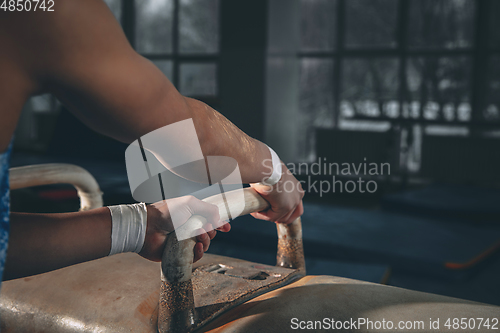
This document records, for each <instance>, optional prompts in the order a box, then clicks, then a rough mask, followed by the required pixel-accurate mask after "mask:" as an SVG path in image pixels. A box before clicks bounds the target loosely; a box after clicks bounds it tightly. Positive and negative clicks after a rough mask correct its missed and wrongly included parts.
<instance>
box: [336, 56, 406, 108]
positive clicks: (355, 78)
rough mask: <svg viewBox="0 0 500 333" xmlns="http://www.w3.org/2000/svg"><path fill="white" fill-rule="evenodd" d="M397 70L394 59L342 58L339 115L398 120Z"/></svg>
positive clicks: (396, 62) (396, 63)
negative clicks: (396, 118)
mask: <svg viewBox="0 0 500 333" xmlns="http://www.w3.org/2000/svg"><path fill="white" fill-rule="evenodd" d="M398 68H399V60H398V59H395V58H375V59H359V58H358V59H356V58H355V59H345V60H344V63H343V65H342V90H341V96H342V103H341V105H342V108H341V109H342V116H344V117H350V116H353V115H356V114H358V115H364V116H371V117H378V116H380V115H382V114H383V115H385V116H388V117H397V116H398V114H399V103H398Z"/></svg>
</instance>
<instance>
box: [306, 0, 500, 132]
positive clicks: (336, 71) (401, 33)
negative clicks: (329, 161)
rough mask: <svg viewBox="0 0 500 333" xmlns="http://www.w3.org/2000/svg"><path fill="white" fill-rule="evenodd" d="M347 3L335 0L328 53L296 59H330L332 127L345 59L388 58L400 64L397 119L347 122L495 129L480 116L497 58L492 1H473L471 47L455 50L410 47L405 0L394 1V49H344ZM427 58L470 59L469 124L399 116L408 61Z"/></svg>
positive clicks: (358, 117) (405, 93)
mask: <svg viewBox="0 0 500 333" xmlns="http://www.w3.org/2000/svg"><path fill="white" fill-rule="evenodd" d="M346 1H347V0H337V11H336V36H335V37H336V42H335V47H334V49H333V50H331V51H299V52H298V53H297V56H298V58H299V60H302V59H303V58H329V59H333V66H334V67H333V77H332V80H333V92H332V93H333V98H334V107H333V112H334V119H335V125H334V127H338V125H339V122H340V120H341V115H340V106H341V102H342V101H341V91H342V83H343V78H342V70H341V69H342V64H343V62H344V60H346V59H349V58H358V59H370V58H380V57H391V58H395V59H397V60H398V61H399V66H398V67H399V68H398V81H399V85H398V92H397V96H398V100H397V101H398V103H399V109H400V112H399V116H398V117H396V118H391V117H387V116H385V115H382V114H381V115H380V116H378V117H369V116H362V115H355V116H354V117H353V118H348V119H350V120H371V121H383V122H390V123H391V125H398V124H406V125H412V124H439V125H455V126H456V125H459V126H462V127H463V126H466V127H468V128H469V129H475V128H481V129H482V128H485V127H486V128H488V129H491V127H498V126H499V125H500V121H489V120H486V119H485V118H484V117H483V116H482V113H483V111H484V109H485V108H486V106H487V105H486V88H487V85H488V82H487V77H488V76H487V73H488V62H489V59H490V57H492V56H495V55H500V46H498V47H494V46H491V45H490V36H489V29H490V19H491V18H490V13H489V9H490V7H491V0H473V2H474V6H475V17H474V26H473V29H474V31H473V41H472V43H473V44H472V45H473V46H471V47H463V48H455V49H447V48H442V49H418V48H410V47H409V45H408V44H409V38H408V37H407V35H408V24H409V21H408V19H409V15H410V2H409V1H408V0H396V1H397V4H396V6H397V18H396V22H397V23H396V46H395V47H384V48H373V47H371V48H370V47H368V48H347V47H346V45H345V37H346V12H347V11H346ZM426 56H445V57H454V56H456V57H460V56H466V57H469V58H470V59H471V78H470V80H471V81H470V82H471V85H470V86H471V90H470V93H471V95H470V97H471V99H470V106H471V110H472V112H471V118H470V120H468V121H460V120H453V121H446V120H444V119H442V117H439V118H438V119H436V120H429V119H425V118H424V117H423V113H422V112H421V113H420V114H419V117H418V118H405V117H403V116H402V112H401V108H402V106H403V103H405V102H407V99H406V98H405V96H408V93H409V91H408V87H407V81H406V67H407V62H408V59H409V58H412V57H426Z"/></svg>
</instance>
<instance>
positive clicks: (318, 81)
mask: <svg viewBox="0 0 500 333" xmlns="http://www.w3.org/2000/svg"><path fill="white" fill-rule="evenodd" d="M333 108H334V101H333V60H331V59H315V58H303V59H301V65H300V118H299V123H300V124H301V126H300V127H299V133H298V135H299V140H298V142H299V145H300V146H299V149H298V153H299V157H300V159H301V160H312V159H314V156H312V155H311V154H313V153H314V150H315V149H314V145H315V142H314V129H315V128H316V127H333V124H334V114H333Z"/></svg>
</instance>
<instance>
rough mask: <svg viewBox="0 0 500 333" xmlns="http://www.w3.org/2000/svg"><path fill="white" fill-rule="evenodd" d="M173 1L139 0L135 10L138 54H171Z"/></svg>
mask: <svg viewBox="0 0 500 333" xmlns="http://www.w3.org/2000/svg"><path fill="white" fill-rule="evenodd" d="M172 2H173V0H140V1H136V2H135V8H136V13H137V17H136V31H135V43H136V49H137V51H138V52H140V53H149V54H151V53H170V52H172V10H173V5H172Z"/></svg>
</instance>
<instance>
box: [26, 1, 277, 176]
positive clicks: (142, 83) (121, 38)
mask: <svg viewBox="0 0 500 333" xmlns="http://www.w3.org/2000/svg"><path fill="white" fill-rule="evenodd" d="M55 7H56V8H55V12H52V13H50V14H48V13H25V17H26V19H25V20H26V21H28V17H30V19H29V20H30V22H29V23H30V24H29V26H36V27H37V30H38V31H37V32H33V30H32V29H30V30H29V31H25V32H24V33H25V34H29V35H31V38H32V39H33V38H36V39H37V40H39V43H32V42H31V43H27V45H26V47H27V48H28V49H26V52H23V53H26V54H32V57H33V59H31V60H30V61H29V62H30V63H31V64H34V65H33V66H34V69H33V72H34V73H35V75H36V76H37V78H38V80H39V81H40V82H42V84H43V86H44V88H46V89H47V90H48V91H50V92H52V93H54V94H55V95H56V96H57V97H58V98H59V99H60V100H61V101H62V102H63V103H64V104H65V105H66V106H68V107H69V108H70V110H71V111H72V112H73V113H74V114H75V115H76V116H77V117H78V118H80V119H81V120H82V121H83V122H84V123H85V124H87V125H88V126H89V127H91V128H93V129H94V130H96V131H98V132H100V133H102V134H104V135H107V136H111V137H113V138H115V139H117V140H120V141H123V142H127V143H129V142H132V141H134V140H136V139H137V138H139V137H140V136H142V135H144V134H146V133H148V132H151V131H153V130H155V129H157V128H160V127H163V126H165V125H168V124H172V123H175V122H177V121H180V120H184V119H188V118H192V119H193V121H194V125H195V128H196V131H197V134H198V138H199V141H200V143H201V149H202V152H203V155H205V156H230V157H233V158H235V159H236V160H237V161H238V163H239V166H240V171H241V173H242V177H243V181H244V182H247V183H251V182H259V181H261V180H262V178H264V177H266V176H269V174H270V171H271V170H270V169H269V168H266V167H265V166H264V165H262V163H261V161H262V160H264V159H267V158H270V154H269V151H268V150H267V148H266V147H265V145H264V144H262V143H261V142H259V141H257V140H255V139H253V138H251V137H249V136H248V135H246V134H245V133H243V132H242V131H241V130H239V129H238V128H237V127H236V126H235V125H234V124H232V123H231V122H230V121H228V120H227V119H226V118H225V117H224V116H223V115H221V114H220V113H219V112H217V111H215V110H213V109H212V108H210V107H209V106H207V105H206V104H204V103H202V102H200V101H197V100H194V99H191V98H187V97H184V96H182V95H181V94H180V93H179V92H178V91H177V90H176V89H175V87H174V86H173V85H172V83H171V82H170V81H169V80H168V78H166V77H165V75H163V73H162V72H161V71H160V70H159V69H158V68H157V67H156V66H155V65H154V64H153V63H151V62H150V61H149V60H147V59H145V58H144V57H142V56H140V55H139V54H137V53H136V52H135V51H134V50H133V49H132V48H131V46H130V45H129V43H128V41H127V39H126V37H125V35H124V34H123V31H122V30H121V27H120V26H119V24H118V22H117V21H116V20H115V19H114V17H113V16H112V13H111V12H110V11H109V10H108V8H107V7H106V5H105V4H104V3H103V2H102V1H101V0H86V1H59V2H57V3H56V5H55ZM20 33H23V32H20ZM33 34H35V36H33ZM42 41H43V42H42ZM180 140H181V138H180ZM173 144H175V143H173Z"/></svg>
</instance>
